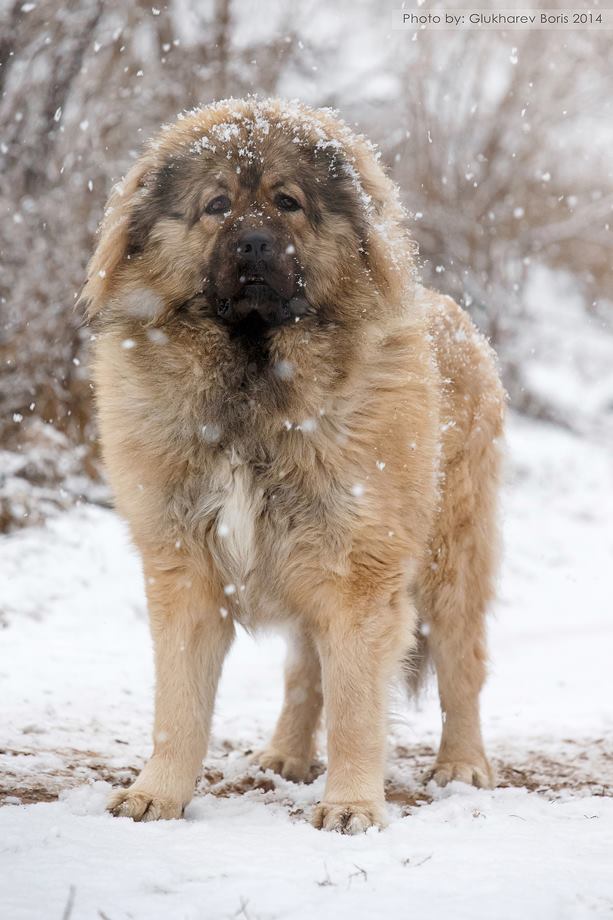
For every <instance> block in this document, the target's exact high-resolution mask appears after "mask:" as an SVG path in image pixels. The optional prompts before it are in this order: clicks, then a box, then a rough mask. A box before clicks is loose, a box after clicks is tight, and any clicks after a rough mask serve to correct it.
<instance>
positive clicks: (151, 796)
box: [108, 560, 234, 821]
mask: <svg viewBox="0 0 613 920" xmlns="http://www.w3.org/2000/svg"><path fill="white" fill-rule="evenodd" d="M145 579H146V586H147V599H148V604H149V616H150V623H151V633H152V636H153V643H154V650H155V679H156V689H155V722H154V732H153V755H152V757H151V759H150V760H149V761H148V763H147V764H146V765H145V767H144V768H143V770H142V772H141V774H140V776H139V777H138V779H137V780H136V782H135V783H134V784H133V785H132V786H130V787H129V789H125V790H121V791H119V792H117V793H115V794H114V796H113V797H112V799H111V801H110V802H109V806H108V807H109V811H111V812H112V813H113V814H114V815H118V816H127V817H130V818H134V820H135V821H154V820H157V819H158V818H180V817H181V815H182V814H183V809H184V808H185V806H186V805H187V803H188V802H189V801H190V799H191V798H192V795H193V793H194V786H195V783H196V780H197V778H198V774H199V772H200V769H201V766H202V759H203V757H204V756H205V754H206V749H207V745H208V738H209V731H210V725H211V717H212V713H213V705H214V702H215V693H216V690H217V683H218V681H219V676H220V673H221V667H222V664H223V660H224V657H225V655H226V652H227V650H228V648H229V646H230V643H231V641H232V637H233V633H234V628H233V624H232V620H231V618H230V617H227V618H224V617H223V616H221V615H220V610H219V606H218V603H217V600H218V599H216V598H215V596H214V592H213V591H212V589H211V587H210V585H209V584H208V582H207V581H206V579H204V578H202V577H200V576H199V575H198V574H196V573H195V572H193V571H191V570H190V568H189V567H187V566H186V565H185V564H183V563H181V562H176V563H172V562H169V561H168V560H165V561H164V562H163V563H160V562H159V561H151V560H145Z"/></svg>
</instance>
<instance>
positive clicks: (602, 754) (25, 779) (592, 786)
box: [0, 738, 613, 816]
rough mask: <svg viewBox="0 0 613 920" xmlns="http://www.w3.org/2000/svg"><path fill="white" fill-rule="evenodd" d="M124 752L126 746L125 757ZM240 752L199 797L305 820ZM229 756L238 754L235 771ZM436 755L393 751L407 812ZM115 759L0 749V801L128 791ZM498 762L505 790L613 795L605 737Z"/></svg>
mask: <svg viewBox="0 0 613 920" xmlns="http://www.w3.org/2000/svg"><path fill="white" fill-rule="evenodd" d="M119 743H120V742H118V744H119ZM124 749H125V746H124V747H122V749H121V751H122V754H123V753H124ZM241 753H242V754H244V755H245V766H244V770H242V771H240V770H239V772H238V773H237V771H236V750H235V749H234V748H233V747H232V745H231V744H230V743H229V742H224V743H223V744H222V745H221V746H220V748H219V749H218V754H217V756H216V757H214V758H211V760H209V761H207V763H206V764H205V767H204V770H203V774H202V777H201V779H200V781H199V783H198V786H197V790H196V795H213V796H215V797H217V798H232V797H237V796H245V795H247V796H257V797H258V798H259V799H260V800H263V801H266V802H275V803H277V804H280V805H282V806H283V807H285V808H286V809H287V810H288V812H289V814H290V815H291V816H299V815H302V813H303V810H304V809H303V806H302V805H301V804H300V802H299V801H297V799H300V798H301V796H296V797H293V796H292V789H293V788H294V784H293V783H288V782H286V781H284V780H281V779H279V778H277V777H275V776H273V775H272V774H271V773H270V772H266V773H264V772H263V771H261V770H259V769H258V768H257V767H255V766H254V765H251V764H250V763H249V761H248V759H247V755H248V754H250V753H251V752H250V751H242V752H241ZM505 753H506V752H505ZM230 754H233V755H234V758H233V764H232V769H229V760H228V758H229V755H230ZM434 756H435V751H434V750H433V749H432V748H431V747H429V746H427V745H416V746H415V747H412V748H408V747H404V746H402V745H399V746H397V747H396V748H394V749H393V750H392V751H391V752H390V759H389V778H388V779H387V781H386V797H387V799H388V801H390V802H393V803H395V804H396V805H399V806H400V807H401V810H402V811H403V813H405V814H408V813H410V811H411V810H413V809H414V808H415V807H419V806H420V805H423V804H427V803H429V802H431V801H432V797H431V795H430V794H429V793H428V789H427V787H426V786H424V785H423V783H422V781H421V779H422V777H423V775H424V774H425V773H426V772H427V770H428V768H429V767H431V766H432V763H433V760H434ZM109 760H110V762H109ZM118 760H119V761H122V760H123V757H118V756H117V754H116V755H115V756H114V757H113V758H111V759H109V758H105V757H104V756H103V755H102V754H100V753H99V752H97V751H91V750H77V749H64V750H43V749H26V748H22V749H11V748H5V749H0V771H1V772H0V804H8V803H10V802H13V803H15V802H17V801H19V802H21V803H22V804H24V805H29V804H33V803H36V802H51V801H54V800H55V799H57V798H58V796H59V795H60V793H61V792H62V791H65V790H67V789H71V788H74V787H76V786H80V785H82V784H83V783H88V782H93V781H95V780H105V781H106V782H108V783H110V784H112V785H114V786H127V785H129V784H130V783H131V782H132V781H133V780H134V779H135V778H136V776H137V775H138V771H139V767H138V766H137V765H136V764H125V765H124V764H123V763H121V765H119V766H117V765H116V764H117V761H118ZM493 763H494V766H495V768H496V771H497V774H498V785H499V786H501V787H509V786H513V787H516V788H524V789H527V790H528V791H529V792H533V793H535V794H538V795H543V796H546V797H548V798H556V797H558V796H560V795H562V794H564V793H572V794H576V795H596V796H610V797H613V751H612V750H611V748H610V746H607V744H606V742H605V739H603V738H597V739H594V740H591V741H586V740H583V741H581V742H579V741H573V740H571V739H565V740H564V742H562V743H560V746H559V749H557V750H556V754H555V756H552V755H549V754H546V753H543V752H542V751H535V750H528V751H523V752H521V754H519V752H518V755H517V757H516V759H515V761H514V762H513V763H510V762H509V758H508V757H498V758H497V757H494V758H493ZM323 769H324V766H323V764H320V765H315V768H314V771H313V775H314V777H315V776H317V775H319V774H321V772H323Z"/></svg>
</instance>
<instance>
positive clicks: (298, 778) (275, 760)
mask: <svg viewBox="0 0 613 920" xmlns="http://www.w3.org/2000/svg"><path fill="white" fill-rule="evenodd" d="M251 762H252V763H255V764H257V765H258V766H259V767H261V768H262V770H272V772H273V773H278V774H279V776H282V777H283V779H289V780H291V781H292V782H293V783H308V782H312V781H313V780H314V779H315V777H316V775H317V772H318V770H317V768H318V764H317V763H314V762H313V761H311V760H310V759H309V758H304V757H292V756H291V755H289V754H283V753H282V752H281V751H277V750H275V749H274V748H266V749H265V750H263V751H256V753H255V754H253V755H252V757H251Z"/></svg>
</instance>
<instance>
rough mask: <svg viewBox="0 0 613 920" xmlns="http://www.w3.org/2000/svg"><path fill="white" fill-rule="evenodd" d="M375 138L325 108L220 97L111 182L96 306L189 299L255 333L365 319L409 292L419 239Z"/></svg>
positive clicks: (92, 289) (117, 308) (137, 310)
mask: <svg viewBox="0 0 613 920" xmlns="http://www.w3.org/2000/svg"><path fill="white" fill-rule="evenodd" d="M402 217H403V214H402V210H401V208H400V206H399V204H398V199H397V194H396V190H395V187H394V186H393V184H392V183H391V182H390V181H389V179H388V178H387V177H386V176H385V174H384V173H383V171H382V169H381V168H380V166H379V163H378V159H377V156H376V153H375V151H374V148H373V147H372V146H371V145H370V144H369V143H368V142H367V141H366V140H365V139H364V138H362V137H360V136H356V135H354V134H352V132H351V131H350V130H349V129H348V128H347V127H346V126H345V125H344V124H343V123H342V122H340V121H339V120H338V119H337V118H336V116H335V115H334V113H332V112H330V111H329V110H312V109H309V108H307V107H306V106H302V105H299V104H295V103H293V104H290V105H286V104H283V103H281V102H279V101H277V100H267V101H257V100H255V99H247V100H244V101H241V102H235V101H231V102H224V103H218V104H216V105H212V106H209V107H206V108H203V109H200V110H198V111H196V112H194V113H191V114H189V115H187V116H185V117H184V118H181V119H179V120H178V122H177V123H176V124H174V125H172V126H170V127H169V128H167V129H165V130H164V131H163V132H162V134H161V135H160V136H159V137H158V138H157V139H156V140H155V141H153V142H152V143H151V144H150V146H149V148H148V149H147V150H146V152H145V153H144V154H143V156H142V157H141V158H140V160H138V161H137V163H136V164H135V165H134V167H133V168H132V170H131V171H130V172H129V173H128V175H127V177H126V178H125V180H124V181H123V182H122V183H121V184H120V185H119V186H118V187H117V188H116V189H115V191H114V193H113V195H112V197H111V200H110V202H109V207H108V209H107V212H106V215H105V219H104V221H103V224H102V228H101V236H100V241H99V244H98V248H97V250H96V252H95V254H94V257H93V259H92V261H91V263H90V266H89V273H88V280H87V283H86V285H85V288H84V292H83V299H84V300H85V302H86V303H87V304H88V312H89V315H90V317H91V316H95V315H97V316H100V318H101V319H104V316H105V315H108V316H113V315H114V316H117V314H118V313H119V314H121V313H122V312H129V313H132V314H133V315H134V316H135V317H137V318H139V319H140V320H141V321H142V322H144V323H147V324H150V325H157V324H160V323H163V322H165V321H167V320H168V318H169V317H171V316H173V315H176V314H177V313H178V312H179V311H181V309H186V308H187V309H188V310H190V315H191V316H192V318H193V316H194V315H195V314H196V313H197V312H198V313H199V315H201V316H203V317H205V318H207V319H209V320H214V321H215V322H216V323H219V324H223V325H224V326H226V327H227V328H228V331H229V334H232V332H233V331H239V330H243V331H244V330H247V331H248V332H249V334H251V335H256V334H262V333H268V332H270V331H271V330H274V329H276V328H278V327H281V326H288V325H292V324H296V323H298V322H300V321H309V320H310V321H312V322H316V323H325V322H334V323H342V322H343V321H348V320H351V319H354V320H356V321H359V320H360V318H363V317H364V315H365V314H367V313H368V312H369V311H370V310H374V309H376V306H375V305H376V304H377V303H381V302H386V303H388V304H389V303H390V302H393V301H394V300H398V299H399V298H400V297H401V289H402V286H403V284H404V283H405V282H406V278H407V276H408V273H407V268H408V267H409V265H410V262H411V253H412V246H411V244H410V241H409V240H408V239H407V237H406V235H405V232H404V230H403V229H402Z"/></svg>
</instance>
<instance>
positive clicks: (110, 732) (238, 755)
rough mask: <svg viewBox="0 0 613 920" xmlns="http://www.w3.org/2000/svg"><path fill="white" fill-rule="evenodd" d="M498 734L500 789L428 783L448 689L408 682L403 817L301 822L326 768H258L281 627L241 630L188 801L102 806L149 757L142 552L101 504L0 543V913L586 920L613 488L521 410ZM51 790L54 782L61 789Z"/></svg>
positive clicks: (599, 784)
mask: <svg viewBox="0 0 613 920" xmlns="http://www.w3.org/2000/svg"><path fill="white" fill-rule="evenodd" d="M509 454H510V456H509V464H508V476H507V478H508V486H507V488H506V491H505V501H504V520H505V523H504V532H505V542H506V552H505V558H504V566H503V572H502V578H501V586H500V599H499V602H498V604H497V608H496V610H495V611H494V615H493V617H492V620H491V649H492V666H491V677H490V680H489V682H488V685H487V688H486V690H485V691H484V694H483V713H484V731H485V736H486V739H487V743H488V748H489V751H490V754H491V755H492V758H493V760H494V762H495V763H496V766H497V768H498V771H499V775H500V778H501V783H502V785H501V787H500V788H498V789H497V790H495V791H482V790H476V789H472V788H468V787H463V786H461V785H460V784H454V785H453V786H452V787H449V788H447V789H445V790H437V789H435V788H433V787H432V785H429V786H428V787H427V788H426V789H424V788H423V787H422V786H421V784H420V773H421V772H422V771H423V769H424V768H425V767H426V766H427V765H428V764H429V763H430V761H431V758H432V756H433V752H434V749H435V746H436V743H437V738H438V729H439V722H440V716H439V713H438V707H437V702H436V697H435V694H434V692H430V693H429V694H427V695H426V696H425V697H424V698H423V699H422V700H421V702H420V703H419V705H418V706H417V707H414V706H409V705H408V704H406V702H405V701H404V700H403V698H402V696H401V694H400V693H398V694H397V695H396V696H395V698H394V705H393V711H392V719H391V726H390V767H389V781H388V797H389V799H390V805H389V811H390V824H389V827H388V828H387V829H386V830H384V831H382V832H376V831H371V832H369V833H367V834H366V835H365V836H363V837H341V836H337V835H333V834H326V833H323V832H321V831H316V830H314V829H313V828H311V827H310V825H309V824H308V820H307V819H308V814H309V811H310V808H311V806H312V804H313V803H314V802H315V801H317V799H318V798H319V797H320V796H321V792H322V788H323V777H319V778H318V779H317V780H316V781H315V783H313V784H312V785H304V786H301V785H295V784H293V783H290V782H286V781H284V780H281V779H279V778H277V777H274V776H273V775H272V774H269V773H267V774H263V773H261V772H260V773H258V772H257V770H256V769H255V768H254V767H253V766H250V765H249V763H248V756H247V754H248V752H249V751H250V750H251V749H253V748H255V747H258V746H260V745H261V744H262V743H263V742H264V740H265V739H266V737H267V736H268V735H269V734H270V732H271V730H272V727H273V724H274V720H275V716H276V713H277V711H278V708H279V704H280V694H281V668H282V658H283V644H282V642H281V641H280V640H279V639H278V638H274V637H262V638H258V639H257V640H256V641H254V640H252V639H250V638H248V637H247V636H245V635H241V636H240V637H239V640H238V642H237V643H236V645H235V647H234V649H233V651H232V654H231V656H230V658H229V660H228V662H227V664H226V668H225V671H224V676H223V681H222V686H221V692H220V697H219V703H218V706H217V711H216V717H215V722H214V737H213V744H212V749H211V752H210V754H209V757H208V758H207V761H206V766H205V775H204V779H203V781H202V783H201V787H200V790H199V793H198V795H197V796H196V798H195V799H194V800H193V802H192V804H191V805H190V806H189V808H188V809H187V812H186V820H184V821H176V822H162V823H157V824H142V825H141V824H134V823H132V822H131V821H129V820H128V819H117V818H111V817H110V816H108V815H107V814H105V812H104V803H105V800H106V797H107V795H108V792H109V790H110V784H111V783H118V782H125V781H127V780H128V779H129V778H130V776H132V775H134V773H135V772H136V770H137V769H138V767H139V766H140V765H141V764H142V762H143V761H144V759H145V757H146V755H147V751H148V748H149V728H150V722H151V704H152V694H151V681H152V667H151V651H150V642H149V636H148V632H147V623H146V618H145V610H144V600H143V589H142V581H141V577H140V573H139V566H138V560H137V558H136V556H135V554H134V552H133V551H132V550H131V549H130V547H129V544H128V540H127V538H126V531H125V528H124V526H123V525H122V524H121V523H120V522H119V520H118V519H117V518H116V517H115V516H114V515H113V514H112V513H111V512H108V511H104V510H102V509H100V508H94V507H88V508H83V509H81V510H78V511H75V512H70V513H64V514H61V515H59V516H58V517H56V518H55V519H53V520H52V521H50V522H49V523H48V525H47V527H46V528H43V529H30V530H26V531H22V532H18V533H16V534H13V535H11V536H9V537H5V538H3V539H2V540H1V541H0V582H1V584H2V591H1V595H0V622H1V623H2V624H3V625H4V626H5V629H4V630H3V631H2V633H1V636H0V643H1V646H2V657H1V659H0V711H1V712H2V718H1V720H0V769H1V773H0V795H1V800H2V801H3V802H4V807H2V808H1V809H0V877H1V881H0V916H2V917H7V918H10V920H20V918H43V917H44V918H62V917H64V918H68V917H71V918H72V920H81V918H83V920H86V918H103V920H104V918H108V920H119V918H128V917H130V918H138V920H141V918H142V920H152V918H153V920H155V918H169V917H172V918H174V917H177V918H187V920H197V918H199V920H216V918H230V917H239V918H244V920H272V918H296V920H298V918H300V920H303V918H304V920H307V918H308V920H311V918H313V917H320V918H322V920H323V918H328V917H330V918H332V917H335V918H344V917H352V918H367V917H368V918H372V917H376V918H378V917H382V918H383V917H386V918H387V917H405V916H406V917H409V916H411V917H413V916H414V917H419V918H420V920H428V918H436V920H439V918H447V917H453V918H467V920H468V918H470V920H477V918H484V920H486V918H487V920H491V918H496V920H505V918H520V917H521V918H522V920H523V918H538V920H547V918H562V920H567V918H568V920H570V918H572V920H574V918H583V917H586V918H587V917H592V916H610V915H611V913H612V912H613V869H612V867H613V799H612V798H611V796H612V795H613V744H612V740H611V739H612V734H611V730H612V729H613V711H612V709H611V702H612V700H613V692H612V691H613V670H612V667H611V659H612V651H613V644H612V640H613V596H612V589H611V584H612V579H611V570H612V567H613V553H612V550H613V527H611V517H612V511H613V489H612V486H611V473H612V469H611V456H610V452H609V453H607V451H606V449H605V447H603V446H602V445H597V444H595V443H589V442H588V441H586V440H579V439H577V438H575V437H574V436H572V435H570V434H567V433H565V432H563V431H561V430H558V429H555V428H552V427H547V426H544V425H537V424H535V423H529V422H526V421H524V420H518V419H512V420H511V425H510V434H509ZM58 795H59V801H57V800H56V799H57V796H58Z"/></svg>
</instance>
